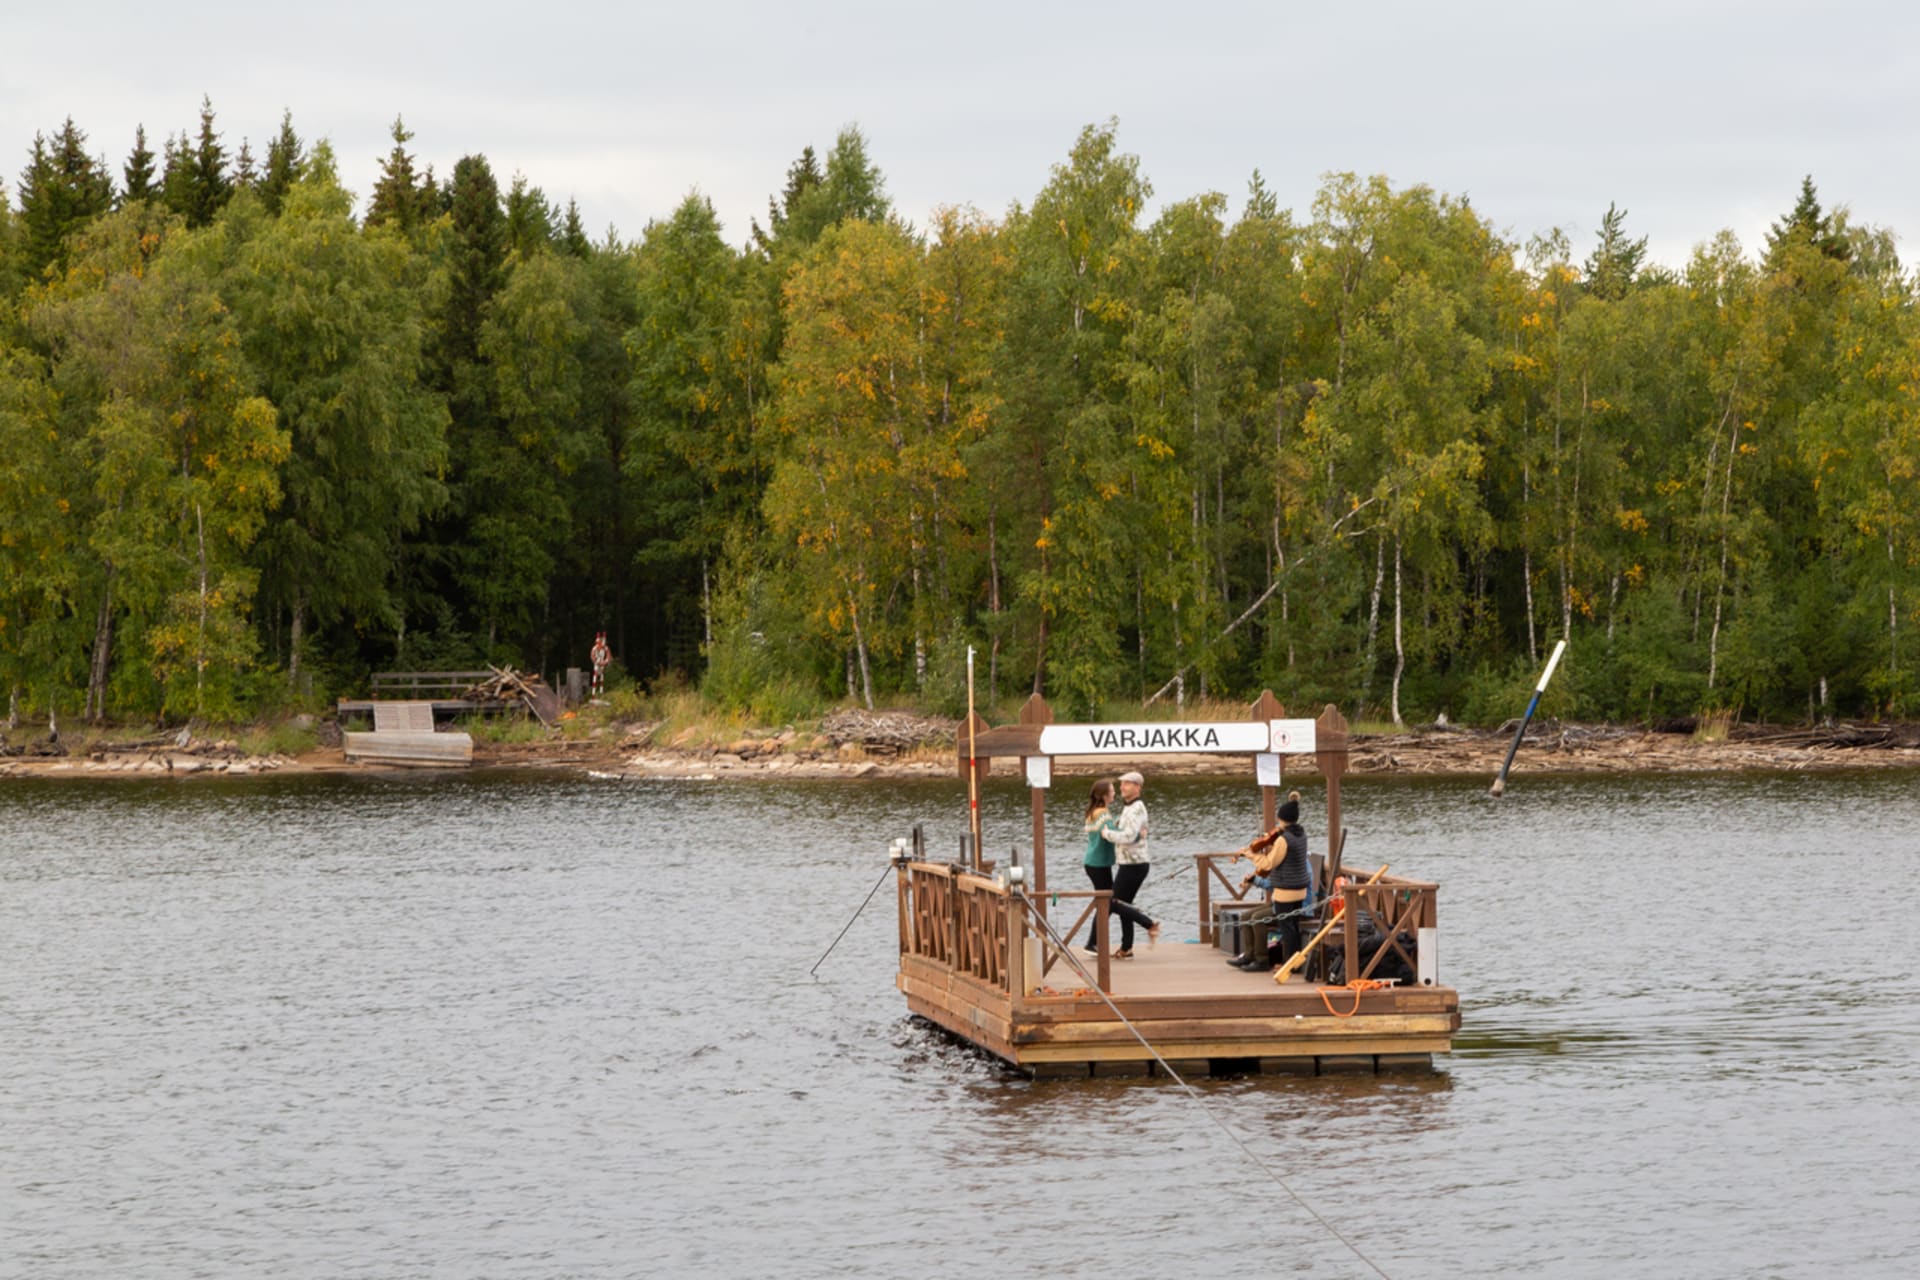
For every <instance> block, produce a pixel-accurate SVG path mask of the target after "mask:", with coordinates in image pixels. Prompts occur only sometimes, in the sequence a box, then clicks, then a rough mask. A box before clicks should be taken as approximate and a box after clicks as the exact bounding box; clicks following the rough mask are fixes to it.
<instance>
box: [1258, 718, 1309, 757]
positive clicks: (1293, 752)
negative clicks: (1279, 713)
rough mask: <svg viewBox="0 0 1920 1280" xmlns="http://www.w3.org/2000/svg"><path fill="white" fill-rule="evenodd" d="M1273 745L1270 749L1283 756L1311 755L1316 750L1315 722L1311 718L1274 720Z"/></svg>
mask: <svg viewBox="0 0 1920 1280" xmlns="http://www.w3.org/2000/svg"><path fill="white" fill-rule="evenodd" d="M1268 724H1269V726H1270V728H1271V730H1272V738H1271V742H1272V745H1271V746H1270V747H1269V748H1268V750H1271V751H1276V752H1278V753H1279V754H1281V755H1283V756H1310V755H1312V754H1313V752H1314V741H1315V739H1314V722H1313V721H1311V720H1272V721H1269V722H1268Z"/></svg>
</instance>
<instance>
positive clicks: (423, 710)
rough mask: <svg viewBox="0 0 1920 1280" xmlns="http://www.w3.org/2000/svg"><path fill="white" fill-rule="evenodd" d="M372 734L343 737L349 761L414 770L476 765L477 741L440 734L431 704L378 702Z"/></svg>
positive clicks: (374, 710)
mask: <svg viewBox="0 0 1920 1280" xmlns="http://www.w3.org/2000/svg"><path fill="white" fill-rule="evenodd" d="M372 710H373V732H372V733H348V734H343V735H342V739H343V745H344V747H345V749H346V757H347V759H348V760H349V761H352V762H355V763H360V764H391V765H402V766H407V767H414V768H428V769H446V768H455V767H458V768H465V767H466V766H468V765H471V764H472V763H473V738H472V737H471V736H470V735H468V734H465V733H460V732H457V731H449V732H446V733H436V732H435V731H434V727H433V704H432V703H431V702H407V701H393V702H375V703H373V704H372Z"/></svg>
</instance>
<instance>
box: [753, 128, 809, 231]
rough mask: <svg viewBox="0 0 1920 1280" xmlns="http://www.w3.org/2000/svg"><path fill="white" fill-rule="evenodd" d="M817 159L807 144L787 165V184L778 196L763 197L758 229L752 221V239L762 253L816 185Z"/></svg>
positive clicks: (784, 227) (783, 228) (756, 222)
mask: <svg viewBox="0 0 1920 1280" xmlns="http://www.w3.org/2000/svg"><path fill="white" fill-rule="evenodd" d="M820 180H821V173H820V162H819V160H818V159H817V158H816V157H815V156H814V154H813V146H812V145H811V144H809V145H807V146H806V147H804V148H802V150H801V152H800V158H799V159H798V160H795V161H794V162H793V163H792V164H791V165H789V166H787V185H786V187H785V189H783V190H782V191H781V193H780V194H779V195H778V196H768V197H767V225H766V227H765V229H762V228H761V226H760V223H759V222H758V221H757V220H756V221H755V222H754V223H753V232H752V235H753V243H754V245H755V247H757V248H758V249H760V250H761V251H762V252H763V253H764V252H769V251H770V250H771V249H772V247H773V244H774V242H775V241H777V240H778V239H779V238H780V236H781V234H782V233H783V232H784V231H785V230H786V227H787V219H789V218H791V217H792V216H793V211H794V210H795V209H796V208H798V207H799V205H800V202H801V200H803V199H805V198H806V195H807V193H808V192H810V191H812V190H813V189H814V188H815V187H817V186H819V185H820Z"/></svg>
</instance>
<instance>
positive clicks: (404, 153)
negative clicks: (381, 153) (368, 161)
mask: <svg viewBox="0 0 1920 1280" xmlns="http://www.w3.org/2000/svg"><path fill="white" fill-rule="evenodd" d="M392 136H393V150H391V151H389V152H388V153H387V158H386V159H385V160H382V161H381V162H380V179H379V181H377V182H375V183H374V184H373V202H372V203H371V204H370V205H368V207H367V225H368V226H370V227H392V228H394V229H395V230H397V231H399V232H401V233H402V234H403V235H409V236H410V235H412V234H413V233H414V232H415V231H418V230H419V229H420V227H421V226H422V225H423V224H424V223H426V222H428V221H429V220H431V218H432V217H433V213H432V211H431V209H432V204H433V195H434V189H433V175H432V173H431V172H429V173H428V175H427V178H426V180H425V181H424V182H422V181H421V180H420V178H419V177H418V176H417V175H416V174H415V172H414V167H413V156H412V154H411V153H410V152H408V150H407V144H408V143H409V142H411V141H413V134H412V133H410V132H408V130H407V126H406V122H405V121H404V120H402V119H401V117H399V116H395V117H394V118H393V135H392Z"/></svg>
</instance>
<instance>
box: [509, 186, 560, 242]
mask: <svg viewBox="0 0 1920 1280" xmlns="http://www.w3.org/2000/svg"><path fill="white" fill-rule="evenodd" d="M554 237H555V231H554V217H553V206H552V205H550V204H548V203H547V197H546V193H545V192H543V191H541V190H540V188H538V187H534V186H529V185H527V180H526V178H524V177H522V176H521V175H519V174H515V175H514V178H513V186H512V187H510V188H509V189H508V191H507V251H508V252H509V253H513V254H517V255H518V256H520V257H522V258H524V257H528V256H530V255H531V254H534V253H537V252H539V251H540V250H542V249H547V248H551V247H552V246H553V241H554Z"/></svg>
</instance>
